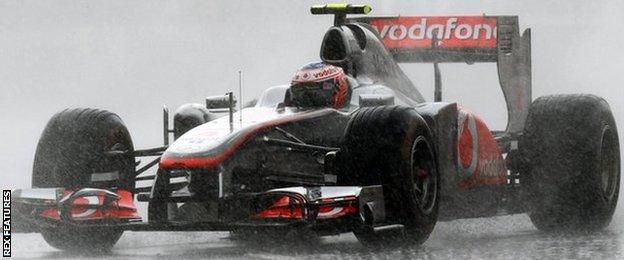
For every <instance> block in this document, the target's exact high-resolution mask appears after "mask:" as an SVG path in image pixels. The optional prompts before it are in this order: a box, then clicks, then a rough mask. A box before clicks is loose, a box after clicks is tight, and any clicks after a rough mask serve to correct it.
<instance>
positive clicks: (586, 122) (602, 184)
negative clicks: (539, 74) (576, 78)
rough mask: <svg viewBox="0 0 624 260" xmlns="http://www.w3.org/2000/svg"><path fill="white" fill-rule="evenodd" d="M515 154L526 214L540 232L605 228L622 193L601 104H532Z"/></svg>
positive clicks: (545, 100) (585, 99) (570, 98)
mask: <svg viewBox="0 0 624 260" xmlns="http://www.w3.org/2000/svg"><path fill="white" fill-rule="evenodd" d="M519 151H520V153H521V154H522V160H523V162H522V167H523V169H522V170H521V172H520V174H521V178H522V179H521V185H522V186H523V187H524V194H525V195H526V201H527V202H528V213H529V216H530V218H531V221H532V222H533V224H534V225H535V226H536V227H537V228H538V229H539V230H542V231H552V232H570V231H573V232H579V231H580V232H587V231H595V230H599V229H602V228H604V227H605V226H607V225H608V224H609V222H610V221H611V217H612V216H613V213H614V210H615V206H616V204H617V199H618V193H619V187H620V151H619V141H618V132H617V128H616V125H615V120H614V118H613V115H612V113H611V110H610V108H609V105H608V104H607V102H606V101H605V100H604V99H602V98H599V97H596V96H593V95H553V96H545V97H540V98H538V99H536V100H535V101H534V102H533V103H532V104H531V107H530V109H529V115H528V118H527V121H526V126H525V129H524V133H523V137H522V138H521V139H520V142H519Z"/></svg>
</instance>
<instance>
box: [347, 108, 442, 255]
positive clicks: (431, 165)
mask: <svg viewBox="0 0 624 260" xmlns="http://www.w3.org/2000/svg"><path fill="white" fill-rule="evenodd" d="M431 140H432V135H431V131H430V130H429V127H428V126H427V124H426V122H425V121H424V119H423V118H422V117H421V116H420V115H419V114H418V113H417V112H416V111H415V110H414V109H413V108H409V107H402V106H381V107H370V108H362V109H360V110H359V111H357V112H355V113H354V114H353V115H352V118H351V120H350V121H349V124H348V126H347V129H346V131H345V135H344V140H343V142H342V146H341V151H340V155H339V157H340V159H339V160H341V163H340V164H341V165H343V166H342V168H341V169H340V170H339V171H340V172H339V182H340V184H341V185H360V186H366V185H382V187H383V193H384V200H385V209H386V210H385V211H386V221H385V222H384V223H381V225H387V224H400V225H402V226H403V228H402V229H399V230H398V231H397V232H389V233H381V232H375V230H374V226H372V225H370V223H368V224H367V223H365V224H364V225H363V227H362V228H360V229H358V230H355V231H354V233H355V235H356V237H357V238H358V240H360V242H362V243H363V244H365V245H367V246H374V247H388V246H390V247H395V246H404V245H419V244H421V243H423V242H424V241H425V240H426V239H427V238H428V237H429V234H430V233H431V232H432V230H433V228H434V226H435V224H436V222H437V216H438V200H439V190H440V182H439V180H440V179H439V175H438V171H437V165H436V161H435V156H434V150H433V149H434V148H433V143H432V141H431ZM363 218H364V219H366V217H363Z"/></svg>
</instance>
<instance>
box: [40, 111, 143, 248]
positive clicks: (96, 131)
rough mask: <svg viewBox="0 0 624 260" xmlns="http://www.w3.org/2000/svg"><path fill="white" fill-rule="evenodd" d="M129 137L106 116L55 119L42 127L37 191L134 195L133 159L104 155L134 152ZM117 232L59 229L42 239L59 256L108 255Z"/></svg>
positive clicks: (92, 114) (71, 114) (48, 231)
mask: <svg viewBox="0 0 624 260" xmlns="http://www.w3.org/2000/svg"><path fill="white" fill-rule="evenodd" d="M133 149H134V147H133V144H132V140H131V138H130V134H129V133H128V130H127V129H126V126H125V125H124V123H123V122H122V121H121V119H120V118H119V116H117V115H115V114H113V113H111V112H108V111H104V110H98V109H90V108H78V109H69V110H64V111H62V112H59V113H57V114H56V115H54V116H53V117H52V119H50V121H49V122H48V124H47V125H46V127H45V129H44V131H43V133H42V135H41V138H40V139H39V143H38V145H37V151H36V153H35V162H34V165H33V175H32V186H33V187H35V188H52V187H53V188H57V187H58V188H66V189H72V190H77V189H80V188H84V187H90V188H105V189H108V188H119V189H126V190H130V191H131V190H133V189H134V177H135V176H134V170H135V168H134V157H133V156H131V155H127V156H116V157H111V156H107V155H105V152H108V151H128V150H129V151H132V150H133ZM122 232H123V231H122V230H119V229H111V228H107V229H97V228H80V227H63V228H53V229H45V230H42V232H41V233H42V235H43V238H44V239H45V240H46V242H48V244H50V245H51V246H53V247H56V248H58V249H62V250H86V251H93V250H95V251H105V250H109V249H110V248H111V247H112V246H113V245H114V244H115V243H116V242H117V240H119V238H120V237H121V235H122Z"/></svg>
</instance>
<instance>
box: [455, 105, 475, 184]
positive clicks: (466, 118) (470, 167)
mask: <svg viewBox="0 0 624 260" xmlns="http://www.w3.org/2000/svg"><path fill="white" fill-rule="evenodd" d="M458 122H459V128H458V130H459V131H457V133H458V140H459V142H460V147H459V149H460V152H458V153H457V156H458V158H457V161H458V162H459V175H460V176H461V177H463V178H469V177H472V175H474V173H475V172H476V171H477V163H478V162H479V134H478V132H477V122H476V121H475V118H474V116H473V115H471V114H469V113H465V112H463V111H460V113H459V119H458ZM468 144H469V145H470V147H466V146H467V145H468ZM462 150H465V151H470V154H469V155H468V154H463V153H462ZM467 156H469V157H467ZM464 157H467V158H464ZM468 158H470V159H469V160H466V159H468ZM466 161H467V162H468V163H464V162H466Z"/></svg>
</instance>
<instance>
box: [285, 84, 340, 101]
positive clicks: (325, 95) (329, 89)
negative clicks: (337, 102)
mask: <svg viewBox="0 0 624 260" xmlns="http://www.w3.org/2000/svg"><path fill="white" fill-rule="evenodd" d="M334 91H335V82H334V79H328V80H324V81H319V82H299V83H296V84H294V85H292V86H291V87H290V94H291V100H292V101H293V102H294V104H295V105H296V106H299V107H324V106H327V107H331V106H332V104H333V98H334Z"/></svg>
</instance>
